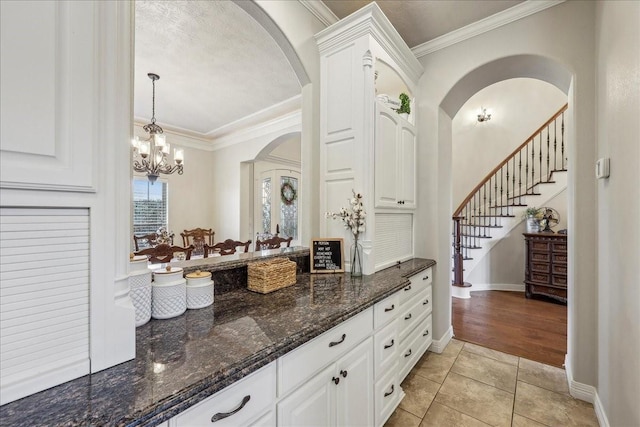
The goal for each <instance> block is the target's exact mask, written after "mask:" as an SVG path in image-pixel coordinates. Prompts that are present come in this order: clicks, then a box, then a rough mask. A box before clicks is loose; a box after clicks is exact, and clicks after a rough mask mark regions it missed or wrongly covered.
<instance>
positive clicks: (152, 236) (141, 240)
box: [133, 233, 158, 252]
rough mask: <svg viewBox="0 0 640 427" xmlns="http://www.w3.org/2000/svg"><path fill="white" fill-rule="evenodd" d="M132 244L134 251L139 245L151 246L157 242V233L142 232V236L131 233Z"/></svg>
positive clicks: (138, 248)
mask: <svg viewBox="0 0 640 427" xmlns="http://www.w3.org/2000/svg"><path fill="white" fill-rule="evenodd" d="M133 244H134V246H135V248H136V252H137V251H139V250H140V248H141V247H143V248H146V247H149V246H151V247H153V246H156V245H157V244H158V235H157V234H156V233H149V234H144V235H142V236H136V235H135V234H134V235H133Z"/></svg>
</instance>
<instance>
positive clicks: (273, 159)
mask: <svg viewBox="0 0 640 427" xmlns="http://www.w3.org/2000/svg"><path fill="white" fill-rule="evenodd" d="M259 160H261V161H265V162H270V163H276V164H279V165H283V166H288V167H291V168H297V169H300V168H301V167H302V162H301V161H300V160H291V159H287V158H285V157H280V156H274V155H272V154H269V155H267V156H265V157H263V158H260V159H259Z"/></svg>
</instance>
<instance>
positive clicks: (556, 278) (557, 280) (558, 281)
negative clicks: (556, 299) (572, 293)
mask: <svg viewBox="0 0 640 427" xmlns="http://www.w3.org/2000/svg"><path fill="white" fill-rule="evenodd" d="M551 284H552V285H555V286H564V287H566V286H567V276H562V275H557V274H554V275H553V278H552V279H551Z"/></svg>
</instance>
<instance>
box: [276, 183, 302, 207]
mask: <svg viewBox="0 0 640 427" xmlns="http://www.w3.org/2000/svg"><path fill="white" fill-rule="evenodd" d="M297 196H298V194H297V193H296V189H295V188H293V185H291V183H289V182H285V183H283V184H282V186H281V187H280V200H282V203H284V204H285V205H287V206H291V205H292V204H293V202H294V201H295V200H296V197H297Z"/></svg>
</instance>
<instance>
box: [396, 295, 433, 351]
mask: <svg viewBox="0 0 640 427" xmlns="http://www.w3.org/2000/svg"><path fill="white" fill-rule="evenodd" d="M430 291H431V286H429V287H428V289H425V290H424V291H422V292H421V293H420V294H419V295H416V298H415V300H416V301H415V303H414V304H413V305H412V306H411V307H410V308H409V309H405V310H403V311H402V312H401V315H400V318H399V319H398V322H399V328H400V341H401V342H404V340H405V339H406V337H407V335H409V333H410V332H411V331H412V330H413V329H414V328H415V327H416V325H417V324H418V323H419V322H420V321H421V320H422V319H424V318H425V316H426V315H427V314H429V313H430V312H431V292H430Z"/></svg>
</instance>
